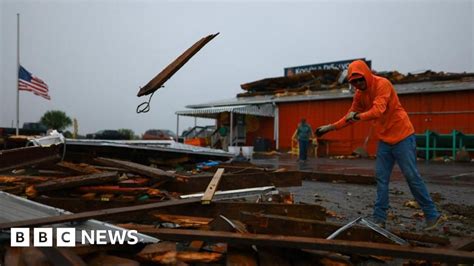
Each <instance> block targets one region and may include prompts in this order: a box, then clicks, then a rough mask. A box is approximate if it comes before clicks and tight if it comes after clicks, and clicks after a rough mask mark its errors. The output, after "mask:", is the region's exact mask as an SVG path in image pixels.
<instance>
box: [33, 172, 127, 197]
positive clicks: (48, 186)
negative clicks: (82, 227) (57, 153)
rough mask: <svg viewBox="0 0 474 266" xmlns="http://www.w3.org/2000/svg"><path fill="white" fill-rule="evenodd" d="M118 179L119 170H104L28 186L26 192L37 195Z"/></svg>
mask: <svg viewBox="0 0 474 266" xmlns="http://www.w3.org/2000/svg"><path fill="white" fill-rule="evenodd" d="M117 180H118V176H117V172H102V173H96V174H90V175H81V176H71V177H65V178H57V179H53V180H49V181H46V182H44V183H41V184H37V185H32V186H30V187H28V188H27V190H26V194H27V195H28V196H29V197H36V196H37V195H38V193H39V192H45V191H53V190H59V189H65V188H73V187H78V186H84V185H94V184H103V183H108V182H114V181H117Z"/></svg>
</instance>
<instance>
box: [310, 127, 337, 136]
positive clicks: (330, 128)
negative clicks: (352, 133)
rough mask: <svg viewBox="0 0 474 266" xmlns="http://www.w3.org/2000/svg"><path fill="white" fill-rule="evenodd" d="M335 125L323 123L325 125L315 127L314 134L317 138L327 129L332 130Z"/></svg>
mask: <svg viewBox="0 0 474 266" xmlns="http://www.w3.org/2000/svg"><path fill="white" fill-rule="evenodd" d="M334 129H335V127H334V126H333V125H325V126H321V127H318V128H317V129H316V132H315V133H316V136H317V137H318V138H319V137H321V136H322V135H324V134H326V133H328V132H329V131H332V130H334Z"/></svg>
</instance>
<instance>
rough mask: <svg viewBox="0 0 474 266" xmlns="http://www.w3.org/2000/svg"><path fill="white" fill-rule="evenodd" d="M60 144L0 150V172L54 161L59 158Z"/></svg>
mask: <svg viewBox="0 0 474 266" xmlns="http://www.w3.org/2000/svg"><path fill="white" fill-rule="evenodd" d="M61 147H63V146H62V145H52V146H50V147H39V146H37V147H25V148H18V149H11V150H2V151H0V172H5V171H9V170H13V169H18V168H22V167H27V166H33V165H38V164H43V163H54V162H58V161H59V160H61V156H60V155H59V154H60V151H61Z"/></svg>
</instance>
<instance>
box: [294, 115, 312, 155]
mask: <svg viewBox="0 0 474 266" xmlns="http://www.w3.org/2000/svg"><path fill="white" fill-rule="evenodd" d="M292 138H293V139H297V140H298V146H299V156H298V161H299V162H301V163H304V162H306V160H307V158H308V146H309V141H310V140H311V139H314V135H313V129H312V128H311V126H310V125H309V124H308V123H306V119H305V118H303V119H301V122H300V123H299V124H298V128H297V129H296V130H295V133H293V137H292Z"/></svg>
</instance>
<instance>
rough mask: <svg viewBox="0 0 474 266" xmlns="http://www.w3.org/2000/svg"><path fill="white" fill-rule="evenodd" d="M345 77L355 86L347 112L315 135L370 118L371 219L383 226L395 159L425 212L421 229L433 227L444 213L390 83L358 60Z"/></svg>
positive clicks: (444, 218)
mask: <svg viewBox="0 0 474 266" xmlns="http://www.w3.org/2000/svg"><path fill="white" fill-rule="evenodd" d="M348 80H349V83H350V84H351V85H352V86H353V87H355V88H356V92H355V95H354V99H353V101H352V106H351V107H350V109H349V111H348V113H347V114H346V115H345V116H344V117H342V118H341V119H340V120H339V121H337V122H335V123H333V124H329V125H325V126H321V127H319V128H318V129H317V130H316V135H317V136H318V137H320V136H322V135H323V134H326V133H327V132H330V131H333V130H338V129H341V128H344V127H346V126H348V125H352V124H354V123H357V122H358V121H372V122H373V129H374V132H375V134H376V137H378V139H379V143H378V147H377V159H376V162H375V177H376V181H377V198H376V200H375V205H374V213H373V219H374V222H376V223H377V224H378V225H379V226H382V227H383V226H385V221H386V219H387V210H388V208H389V198H388V189H389V181H390V175H391V173H392V170H393V167H394V165H395V162H396V163H398V166H399V167H400V169H401V170H402V172H403V175H404V176H405V179H406V181H407V183H408V186H409V188H410V191H411V193H412V195H413V197H414V198H415V200H416V201H417V202H418V204H419V205H420V207H421V209H422V210H423V212H424V214H425V220H426V227H425V230H433V229H436V228H437V227H438V226H440V225H441V224H442V223H443V222H444V221H445V220H446V217H445V216H444V215H441V214H440V213H439V212H438V210H437V209H436V206H435V204H434V203H433V200H432V199H431V197H430V194H429V193H428V189H427V188H426V185H425V183H424V181H423V179H422V178H421V176H420V173H419V172H418V168H417V166H416V139H415V135H414V133H415V130H414V128H413V125H412V123H411V121H410V119H409V117H408V114H407V112H406V111H405V109H404V108H403V107H402V105H401V104H400V101H399V99H398V95H397V92H396V91H395V89H394V88H393V85H392V84H391V83H390V81H389V80H387V79H386V78H383V77H379V76H376V75H374V74H372V71H371V70H370V69H369V67H368V66H367V65H366V64H365V62H364V61H362V60H357V61H354V62H352V63H351V64H350V65H349V69H348Z"/></svg>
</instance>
